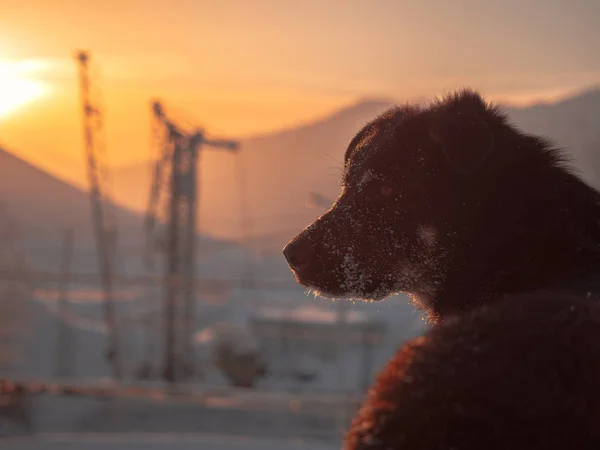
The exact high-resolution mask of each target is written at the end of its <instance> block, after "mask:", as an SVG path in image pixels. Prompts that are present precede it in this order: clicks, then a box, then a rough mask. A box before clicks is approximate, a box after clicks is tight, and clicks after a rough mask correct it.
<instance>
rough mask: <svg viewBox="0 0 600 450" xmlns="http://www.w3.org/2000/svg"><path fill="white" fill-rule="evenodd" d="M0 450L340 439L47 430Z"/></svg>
mask: <svg viewBox="0 0 600 450" xmlns="http://www.w3.org/2000/svg"><path fill="white" fill-rule="evenodd" d="M0 447H1V448H2V449H3V450H79V449H90V450H142V449H143V450H146V449H147V450H166V449H170V450H188V449H189V450H192V449H194V450H198V449H203V450H238V449H240V450H241V449H244V450H259V449H260V450H335V449H339V448H340V447H341V442H338V443H336V442H327V443H324V442H314V441H301V440H283V439H264V438H251V437H242V436H218V435H210V434H178V433H160V434H158V433H151V434H150V433H141V434H140V433H136V434H130V433H126V434H119V433H110V434H109V433H97V434H92V433H86V434H74V433H50V434H39V435H35V436H31V437H29V436H26V437H15V438H9V439H4V440H1V441H0Z"/></svg>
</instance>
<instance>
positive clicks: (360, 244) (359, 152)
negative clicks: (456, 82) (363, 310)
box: [283, 89, 600, 450]
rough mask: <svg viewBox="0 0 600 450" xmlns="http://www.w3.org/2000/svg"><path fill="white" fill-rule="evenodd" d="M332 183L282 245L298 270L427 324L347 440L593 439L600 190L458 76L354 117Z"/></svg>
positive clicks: (464, 444) (587, 444)
mask: <svg viewBox="0 0 600 450" xmlns="http://www.w3.org/2000/svg"><path fill="white" fill-rule="evenodd" d="M341 185H342V188H341V193H340V195H339V197H338V199H337V200H336V201H335V203H334V204H333V205H332V207H331V208H330V210H329V211H327V212H326V213H325V214H324V215H323V216H321V217H320V218H318V219H317V220H316V221H315V222H314V223H313V224H311V225H309V226H308V227H307V228H306V229H304V230H303V231H302V232H301V233H300V234H299V235H298V236H296V237H295V238H293V239H292V240H291V241H290V242H289V243H288V244H287V245H286V247H285V248H284V251H283V253H284V255H285V258H286V259H287V261H288V264H289V266H290V268H291V269H292V271H293V273H294V274H295V276H296V279H297V281H298V282H299V283H300V284H302V285H304V286H306V287H308V288H309V289H311V290H313V291H314V292H315V293H316V294H318V295H321V296H324V297H331V298H357V299H363V300H371V301H378V300H382V299H384V298H386V297H388V296H390V295H392V294H395V293H397V292H404V293H406V294H408V295H409V296H410V297H411V298H412V299H413V301H414V303H415V304H416V305H417V307H419V308H421V309H422V310H424V312H425V314H426V317H427V318H428V320H429V322H430V323H431V324H432V328H431V330H430V331H429V332H427V333H426V334H425V335H424V336H422V337H420V338H417V339H416V340H414V341H411V342H409V343H407V344H406V345H405V346H404V347H403V348H401V349H400V351H399V352H398V353H397V355H396V356H395V357H394V358H393V359H392V360H391V361H390V363H389V364H388V366H387V367H386V368H385V369H384V370H383V371H382V373H381V374H380V375H379V377H378V380H377V382H376V383H375V385H374V386H373V388H372V389H371V391H370V393H369V395H368V396H367V399H366V400H365V403H364V404H363V406H362V407H361V410H360V411H359V413H358V415H357V416H356V417H355V419H354V421H353V422H352V425H351V428H350V431H349V433H348V436H347V439H346V443H345V447H346V448H347V449H384V448H386V449H387V448H389V449H396V448H403V449H411V450H413V449H427V450H429V449H432V450H433V449H442V448H443V449H450V448H454V449H465V450H466V449H471V448H473V449H475V448H481V449H483V448H485V449H500V448H511V449H520V448H523V449H525V448H528V449H531V448H548V449H551V448H557V449H558V448H565V446H566V445H570V444H572V443H577V445H579V447H578V448H600V440H599V439H598V435H597V432H596V431H595V430H594V427H595V426H596V425H595V420H597V419H598V418H599V417H600V401H599V400H600V395H598V394H600V391H599V392H598V393H597V392H596V390H597V388H596V387H595V383H596V381H595V380H596V379H597V378H598V377H597V375H600V368H599V367H600V366H598V367H597V364H598V361H597V359H598V354H597V351H596V347H595V346H594V345H593V344H591V342H593V341H594V339H596V341H597V339H598V338H600V335H599V334H598V333H599V331H597V330H600V327H599V326H598V325H600V320H599V317H600V316H599V315H598V310H597V308H598V307H599V306H597V298H598V294H600V273H599V270H598V269H599V262H600V261H599V257H600V224H599V221H600V194H599V193H598V191H596V190H595V189H593V188H592V187H591V186H589V185H588V184H586V183H585V182H583V181H582V180H581V178H579V177H578V176H577V174H576V173H575V171H574V170H573V168H572V167H571V166H570V164H569V161H568V159H567V158H566V156H565V154H564V153H563V152H562V151H560V149H558V148H556V147H555V146H553V145H552V143H551V142H549V141H548V140H545V139H542V138H540V137H537V136H532V135H528V134H526V133H523V132H522V131H520V130H518V129H517V128H515V127H514V126H513V125H512V124H510V122H509V121H508V119H507V118H506V116H505V115H504V114H503V113H502V112H501V111H500V109H499V108H498V107H496V106H495V105H492V104H490V103H488V102H486V101H485V100H484V99H483V98H482V96H481V95H480V94H479V93H477V92H475V91H473V90H469V89H465V90H462V91H459V92H457V93H455V94H451V95H449V96H447V97H445V98H443V99H441V100H438V101H435V102H433V103H432V104H431V105H429V106H427V107H420V106H416V105H405V106H401V107H396V108H393V109H391V110H389V111H387V112H385V113H384V114H382V115H381V116H379V117H377V118H375V119H374V120H373V121H371V122H370V123H368V124H367V125H365V126H364V127H363V128H362V129H361V130H360V131H359V132H358V133H357V134H356V136H355V137H354V138H353V139H352V140H351V142H350V143H349V145H348V148H347V150H346V154H345V157H344V168H343V174H342V180H341ZM572 311H574V312H573V313H571V312H572ZM578 327H579V328H578ZM509 344H510V345H509ZM582 346H587V347H586V348H582ZM589 346H591V347H589ZM536 352H538V353H536ZM598 352H600V347H598ZM423 361H425V362H426V363H427V364H425V363H423ZM571 363H572V364H571ZM570 364H571V365H570ZM554 371H556V372H554ZM550 400H552V401H551V402H550ZM520 411H524V412H523V413H521V412H520ZM559 418H560V420H559ZM521 419H523V420H525V422H523V423H521V422H519V420H521ZM561 420H562V421H563V422H562V425H561ZM528 424H529V425H528ZM519 435H522V437H521V438H519Z"/></svg>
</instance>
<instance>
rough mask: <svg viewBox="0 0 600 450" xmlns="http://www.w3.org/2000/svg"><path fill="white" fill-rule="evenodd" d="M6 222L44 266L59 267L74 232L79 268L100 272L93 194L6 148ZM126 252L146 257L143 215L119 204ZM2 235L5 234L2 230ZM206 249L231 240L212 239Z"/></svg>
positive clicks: (1, 196) (1, 174) (0, 171)
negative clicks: (63, 247)
mask: <svg viewBox="0 0 600 450" xmlns="http://www.w3.org/2000/svg"><path fill="white" fill-rule="evenodd" d="M0 205H1V206H2V207H1V209H0V222H1V223H0V227H2V229H3V227H5V226H6V223H7V222H6V219H5V218H9V219H10V221H12V222H13V223H14V225H15V227H16V228H17V233H18V237H17V240H16V243H17V245H19V246H20V248H22V249H23V250H25V251H26V252H27V254H28V255H29V258H30V259H32V261H30V262H32V263H34V264H35V265H36V266H37V267H38V268H42V267H43V268H45V269H46V270H53V271H58V270H59V267H58V265H59V264H60V252H61V245H62V241H61V240H62V236H63V233H64V231H65V230H66V229H67V228H71V229H73V232H74V261H73V266H76V267H78V270H79V271H96V270H97V269H96V261H95V250H94V241H93V234H92V226H91V215H90V198H89V195H88V193H87V192H85V191H83V190H80V189H78V188H76V187H74V186H72V185H70V184H68V183H66V182H64V181H61V180H59V179H57V178H55V177H53V176H51V175H49V174H48V173H46V172H44V171H42V170H40V169H38V168H37V167H35V166H33V165H32V164H29V163H28V162H26V161H24V160H22V159H20V158H18V157H16V156H14V155H13V154H12V153H11V152H10V151H9V150H7V149H6V148H0ZM114 212H115V215H116V218H117V221H118V230H119V236H118V239H119V247H120V249H121V253H127V254H128V256H133V254H132V252H131V251H130V250H132V249H134V250H135V252H136V258H137V259H140V260H141V249H142V246H143V244H144V241H143V218H142V216H141V215H140V214H139V213H137V212H134V211H131V210H129V209H128V208H126V207H122V206H116V207H115V208H114ZM0 239H3V237H2V235H0ZM206 244H207V245H203V246H202V248H203V249H204V250H209V249H210V248H211V247H210V246H212V248H213V249H214V248H217V247H222V246H224V245H229V244H228V243H225V242H222V241H219V240H216V239H210V238H207V239H206Z"/></svg>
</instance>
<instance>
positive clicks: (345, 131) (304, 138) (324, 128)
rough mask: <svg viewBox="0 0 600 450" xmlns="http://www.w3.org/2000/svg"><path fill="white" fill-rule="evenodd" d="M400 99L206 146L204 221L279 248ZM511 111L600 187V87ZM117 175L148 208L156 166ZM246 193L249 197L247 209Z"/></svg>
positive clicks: (126, 191)
mask: <svg viewBox="0 0 600 450" xmlns="http://www.w3.org/2000/svg"><path fill="white" fill-rule="evenodd" d="M393 103H394V102H392V101H391V100H389V101H388V100H379V99H378V100H364V101H360V102H358V103H356V104H354V105H352V106H350V107H348V108H344V109H342V110H340V111H338V112H337V113H335V114H333V115H331V116H329V117H326V118H323V119H321V120H318V121H315V122H313V123H310V124H307V125H303V126H301V127H298V128H295V129H288V130H283V131H280V132H277V133H272V134H268V135H263V136H258V137H253V138H248V139H244V140H243V141H242V142H241V147H240V152H239V154H238V155H237V156H232V155H230V154H225V153H223V152H218V151H210V150H207V151H203V153H202V158H201V163H200V179H201V191H200V199H201V200H200V212H199V224H200V226H201V227H202V229H203V230H207V231H208V232H211V233H215V234H220V235H224V236H230V237H239V236H242V235H243V230H244V229H246V230H247V229H248V228H250V230H249V233H250V234H253V235H259V234H260V235H262V236H261V237H260V238H257V239H255V243H257V244H258V242H259V241H258V239H260V245H258V246H259V247H260V248H262V249H263V250H272V251H275V252H279V251H280V250H281V245H282V244H283V243H284V242H285V241H286V240H287V239H289V237H291V236H293V234H295V233H296V232H298V231H299V230H301V229H302V228H303V227H304V226H306V225H307V224H308V223H310V222H311V221H312V220H313V219H314V218H315V217H316V216H317V215H318V214H319V213H320V212H322V211H323V210H324V208H323V207H322V206H321V207H318V208H314V209H310V208H309V207H308V206H307V204H306V203H307V200H308V197H309V195H310V193H311V192H316V193H319V194H322V195H323V196H325V197H328V198H330V199H334V198H335V197H336V196H337V193H338V190H339V184H338V179H339V175H340V171H341V166H342V161H343V154H344V151H345V149H346V146H347V144H348V142H349V141H350V139H351V138H352V137H353V135H354V134H355V133H356V132H357V131H358V129H359V128H360V127H361V126H362V125H364V124H365V123H366V122H367V121H369V120H370V119H372V118H373V117H374V116H375V115H377V114H378V113H381V112H382V111H384V110H386V109H387V108H389V107H390V106H392V105H393ZM503 109H504V110H505V111H506V112H507V113H508V116H509V119H510V120H511V121H512V122H513V123H515V124H516V125H518V126H519V127H521V128H522V129H523V130H525V131H527V132H530V133H535V134H540V135H544V136H547V137H549V138H551V139H553V140H554V141H555V142H556V143H557V144H558V145H560V146H562V147H565V148H567V149H568V150H569V151H570V152H571V153H572V154H573V156H574V157H575V160H576V162H577V164H578V166H579V168H580V170H581V172H582V173H583V175H584V177H585V178H586V179H587V180H588V181H591V182H592V183H594V184H598V181H600V157H599V156H598V155H597V149H598V147H600V143H599V142H598V136H599V133H600V88H595V89H590V90H588V91H585V92H581V93H579V94H577V95H574V96H572V97H570V98H567V99H564V100H562V101H560V102H557V103H552V104H537V105H533V106H531V107H526V108H514V107H510V106H504V108H503ZM242 176H243V177H242ZM114 179H115V183H116V184H115V185H116V187H117V191H118V192H120V194H121V197H120V200H121V201H122V202H123V204H126V205H128V206H130V207H132V208H138V209H142V208H143V207H144V205H145V202H146V199H147V195H148V194H147V190H148V188H147V187H148V186H149V184H150V181H149V170H148V168H147V167H146V166H144V165H134V166H130V167H126V168H124V169H123V170H120V171H117V172H116V173H115V177H114ZM242 195H243V197H242ZM240 198H244V199H245V206H246V208H247V209H246V210H243V209H242V204H241V202H240ZM244 217H246V218H248V217H251V220H243V219H244Z"/></svg>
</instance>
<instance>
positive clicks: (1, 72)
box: [0, 60, 48, 119]
mask: <svg viewBox="0 0 600 450" xmlns="http://www.w3.org/2000/svg"><path fill="white" fill-rule="evenodd" d="M36 69H39V67H38V65H37V64H31V63H30V62H27V61H16V62H11V61H5V60H0V119H3V118H5V117H7V116H9V115H11V114H13V113H14V112H16V111H18V110H19V109H21V108H23V107H24V106H26V105H28V104H30V103H32V102H33V101H35V100H37V99H39V98H40V97H42V96H43V95H45V94H46V93H47V92H48V87H47V86H46V85H45V84H44V83H42V82H41V81H38V80H35V79H33V78H32V77H31V73H32V72H34V71H36Z"/></svg>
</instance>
